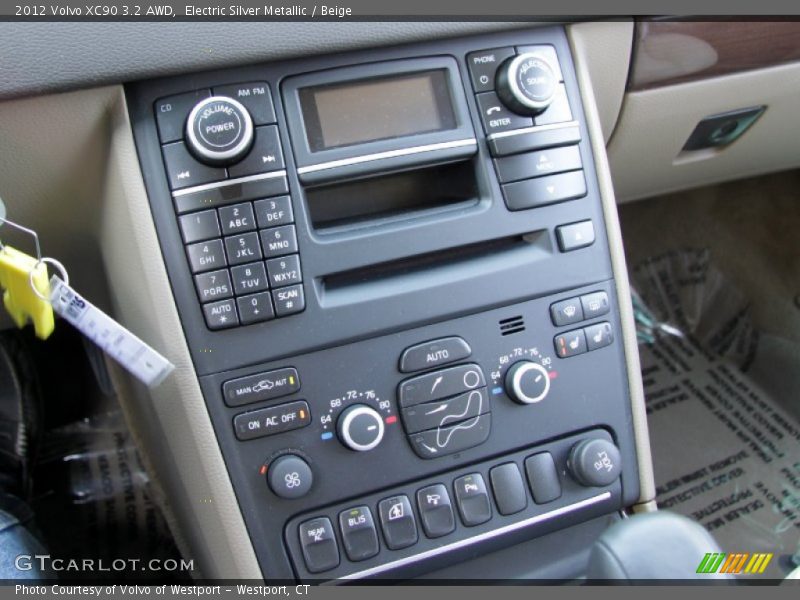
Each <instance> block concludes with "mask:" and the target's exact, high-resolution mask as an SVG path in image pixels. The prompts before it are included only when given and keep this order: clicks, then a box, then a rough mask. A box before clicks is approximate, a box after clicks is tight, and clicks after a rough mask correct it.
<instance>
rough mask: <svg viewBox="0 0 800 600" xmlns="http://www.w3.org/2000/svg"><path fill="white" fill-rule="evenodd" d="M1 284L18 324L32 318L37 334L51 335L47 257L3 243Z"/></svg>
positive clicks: (53, 322) (51, 312)
mask: <svg viewBox="0 0 800 600" xmlns="http://www.w3.org/2000/svg"><path fill="white" fill-rule="evenodd" d="M34 286H35V289H34ZM0 287H2V288H3V290H4V292H3V304H4V305H5V307H6V310H7V311H8V313H9V314H10V315H11V318H12V319H13V320H14V323H16V325H17V327H24V326H25V324H26V323H27V322H28V321H29V320H30V321H33V328H34V330H35V331H36V337H38V338H39V339H42V340H46V339H47V338H48V337H50V334H51V333H53V329H54V328H55V320H54V318H53V307H52V305H51V304H50V301H49V297H50V281H49V279H48V277H47V265H46V264H45V263H44V261H42V260H39V259H37V258H34V257H33V256H30V255H28V254H25V253H24V252H20V251H19V250H15V249H14V248H12V247H10V246H5V245H4V246H3V247H2V249H0ZM37 291H38V292H39V294H37V293H36V292H37Z"/></svg>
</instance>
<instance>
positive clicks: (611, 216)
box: [567, 27, 655, 511]
mask: <svg viewBox="0 0 800 600" xmlns="http://www.w3.org/2000/svg"><path fill="white" fill-rule="evenodd" d="M567 35H568V37H569V40H570V45H571V47H572V55H573V60H574V62H575V71H576V74H577V77H578V85H579V87H580V90H581V98H582V100H583V110H584V112H585V114H586V125H587V128H588V133H589V139H590V141H591V144H592V151H593V153H594V161H595V169H596V171H597V179H598V184H599V187H600V197H601V200H602V204H603V216H604V218H605V222H606V229H607V231H608V245H609V249H610V251H611V266H612V269H613V271H614V278H615V281H616V292H617V298H618V300H619V309H620V320H621V326H622V343H623V346H624V349H625V361H626V366H627V369H628V386H629V393H630V398H631V415H632V418H633V431H634V437H635V443H636V454H637V458H638V467H639V504H638V505H637V507H636V508H637V510H642V511H649V510H655V501H654V498H655V480H654V477H653V461H652V458H651V455H650V434H649V431H648V428H647V413H646V411H645V405H644V388H643V386H642V380H641V377H640V373H641V366H640V364H639V348H638V344H637V341H636V327H635V325H634V321H633V306H632V304H631V292H630V284H629V282H628V269H627V266H626V264H625V251H624V249H623V246H622V232H621V230H620V226H619V216H618V215H617V205H616V200H615V198H614V188H613V186H612V183H611V172H610V170H609V166H608V158H607V156H606V148H605V139H604V137H603V129H602V127H601V122H600V115H599V113H598V110H597V103H596V101H595V95H594V90H593V87H592V79H591V77H590V75H589V65H590V61H589V55H590V53H591V52H592V51H593V48H592V47H591V45H587V44H585V43H584V42H583V40H582V39H581V38H580V36H579V35H576V32H575V28H574V27H568V28H567Z"/></svg>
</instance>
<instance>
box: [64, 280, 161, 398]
mask: <svg viewBox="0 0 800 600" xmlns="http://www.w3.org/2000/svg"><path fill="white" fill-rule="evenodd" d="M50 302H51V303H52V305H53V310H54V311H55V312H56V313H57V314H58V315H59V316H61V317H62V318H63V319H65V320H66V321H68V322H69V323H70V324H72V326H73V327H75V328H76V329H78V331H80V332H81V333H83V335H85V336H86V337H88V338H89V339H90V340H92V341H93V342H94V343H95V344H97V345H98V346H100V348H102V349H103V350H104V351H105V352H106V353H107V354H108V355H109V356H111V358H113V359H114V360H116V361H117V362H118V363H119V364H120V365H122V367H124V368H125V369H126V370H127V371H129V372H130V373H131V374H132V375H133V376H134V377H136V378H138V379H140V380H141V381H143V382H144V383H145V384H147V385H148V386H149V387H151V388H152V387H156V386H157V385H158V384H160V383H161V382H162V381H164V379H165V378H166V376H167V375H169V374H170V373H171V372H172V370H173V369H174V368H175V365H173V364H172V363H171V362H169V361H168V360H167V359H166V358H165V357H163V356H162V355H161V354H159V353H158V352H156V351H155V350H154V349H153V348H151V347H150V346H148V345H147V344H146V343H145V342H143V341H142V340H140V339H139V338H138V337H136V336H135V335H134V334H133V333H131V332H130V331H128V330H127V329H125V327H123V326H122V325H120V324H119V323H117V322H116V321H115V320H114V319H112V318H111V317H109V316H108V315H107V314H105V313H104V312H103V311H102V310H100V309H99V308H97V307H96V306H95V305H94V304H92V303H91V302H89V301H88V300H86V299H85V298H83V297H82V296H81V295H80V294H78V293H77V292H76V291H75V290H73V289H72V288H71V287H70V286H69V285H67V284H66V283H64V281H63V280H61V279H60V278H59V277H58V276H56V275H54V276H53V277H52V278H51V279H50Z"/></svg>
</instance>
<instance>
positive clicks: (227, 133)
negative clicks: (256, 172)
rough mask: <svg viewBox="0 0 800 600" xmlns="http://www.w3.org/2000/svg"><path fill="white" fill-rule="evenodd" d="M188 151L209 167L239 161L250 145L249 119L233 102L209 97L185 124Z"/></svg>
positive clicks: (240, 107)
mask: <svg viewBox="0 0 800 600" xmlns="http://www.w3.org/2000/svg"><path fill="white" fill-rule="evenodd" d="M186 139H187V142H188V146H189V149H190V150H191V152H192V154H194V155H195V156H196V157H197V158H198V159H199V160H200V161H202V162H204V163H206V164H210V165H230V164H233V163H235V162H237V161H239V160H241V159H242V158H243V157H244V156H245V155H246V154H247V152H248V151H249V150H250V146H252V144H253V119H252V118H251V117H250V113H249V112H248V111H247V109H246V108H245V107H244V106H243V105H242V104H241V103H240V102H238V101H236V100H234V99H233V98H226V97H223V96H212V97H211V98H206V99H205V100H202V101H200V102H198V103H197V104H196V105H195V107H194V108H193V109H192V112H191V113H190V114H189V119H188V120H187V122H186Z"/></svg>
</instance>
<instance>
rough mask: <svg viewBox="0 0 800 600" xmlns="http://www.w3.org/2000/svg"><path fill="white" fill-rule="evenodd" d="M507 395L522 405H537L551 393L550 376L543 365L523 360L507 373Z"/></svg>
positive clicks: (512, 366)
mask: <svg viewBox="0 0 800 600" xmlns="http://www.w3.org/2000/svg"><path fill="white" fill-rule="evenodd" d="M505 387H506V393H507V394H508V395H509V396H510V397H511V399H512V400H514V401H515V402H519V403H520V404H536V403H537V402H541V401H542V400H544V398H545V396H547V393H548V392H549V391H550V375H549V373H548V372H547V369H545V368H544V367H543V366H542V365H540V364H539V363H535V362H532V361H529V360H521V361H519V362H517V363H514V364H513V365H511V368H510V369H508V372H507V373H506V386H505Z"/></svg>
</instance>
